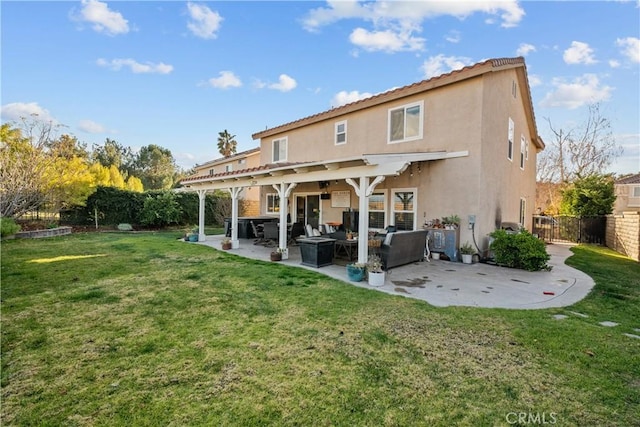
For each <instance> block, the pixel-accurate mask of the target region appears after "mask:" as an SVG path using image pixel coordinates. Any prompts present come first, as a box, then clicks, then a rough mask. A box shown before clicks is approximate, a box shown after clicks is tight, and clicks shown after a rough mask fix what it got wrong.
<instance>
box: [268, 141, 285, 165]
mask: <svg viewBox="0 0 640 427" xmlns="http://www.w3.org/2000/svg"><path fill="white" fill-rule="evenodd" d="M271 148H272V151H271V152H272V157H271V160H272V161H273V162H274V163H277V162H284V161H286V160H287V138H286V137H284V138H280V139H274V140H273V141H272V142H271Z"/></svg>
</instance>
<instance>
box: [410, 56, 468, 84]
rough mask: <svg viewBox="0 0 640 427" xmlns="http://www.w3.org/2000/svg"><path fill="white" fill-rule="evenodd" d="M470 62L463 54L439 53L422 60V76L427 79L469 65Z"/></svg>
mask: <svg viewBox="0 0 640 427" xmlns="http://www.w3.org/2000/svg"><path fill="white" fill-rule="evenodd" d="M471 62H472V61H471V59H470V58H466V57H464V56H444V55H443V54H440V55H436V56H432V57H430V58H429V59H427V60H426V61H424V63H423V64H422V67H421V68H422V71H423V72H424V77H425V78H426V79H429V78H431V77H435V76H439V75H440V74H444V73H448V72H449V71H452V70H458V69H460V68H463V67H465V66H467V65H471Z"/></svg>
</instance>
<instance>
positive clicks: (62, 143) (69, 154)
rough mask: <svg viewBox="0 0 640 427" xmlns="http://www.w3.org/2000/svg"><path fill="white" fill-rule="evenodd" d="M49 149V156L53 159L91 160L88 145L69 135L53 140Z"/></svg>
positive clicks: (48, 146) (49, 144)
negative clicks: (76, 158)
mask: <svg viewBox="0 0 640 427" xmlns="http://www.w3.org/2000/svg"><path fill="white" fill-rule="evenodd" d="M47 148H48V149H49V154H51V155H52V156H53V157H63V158H65V159H72V158H74V157H79V158H81V159H84V160H88V158H89V153H88V151H87V144H84V143H81V142H80V141H78V138H76V137H75V136H71V135H67V134H64V135H62V136H60V138H56V139H54V140H51V141H50V142H49V143H48V144H47Z"/></svg>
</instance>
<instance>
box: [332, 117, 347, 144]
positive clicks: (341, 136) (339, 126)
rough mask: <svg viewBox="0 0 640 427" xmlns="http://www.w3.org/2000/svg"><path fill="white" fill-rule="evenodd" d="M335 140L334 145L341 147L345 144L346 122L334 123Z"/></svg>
mask: <svg viewBox="0 0 640 427" xmlns="http://www.w3.org/2000/svg"><path fill="white" fill-rule="evenodd" d="M335 130H336V138H335V144H336V145H342V144H346V143H347V121H346V120H344V121H342V122H337V123H336V127H335Z"/></svg>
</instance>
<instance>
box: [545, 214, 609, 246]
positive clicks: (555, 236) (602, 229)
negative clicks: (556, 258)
mask: <svg viewBox="0 0 640 427" xmlns="http://www.w3.org/2000/svg"><path fill="white" fill-rule="evenodd" d="M606 229H607V217H606V216H595V217H574V216H539V215H534V216H533V234H537V235H538V236H539V237H540V238H541V239H544V240H545V241H546V242H574V243H594V244H598V245H604V244H605V233H606Z"/></svg>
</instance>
